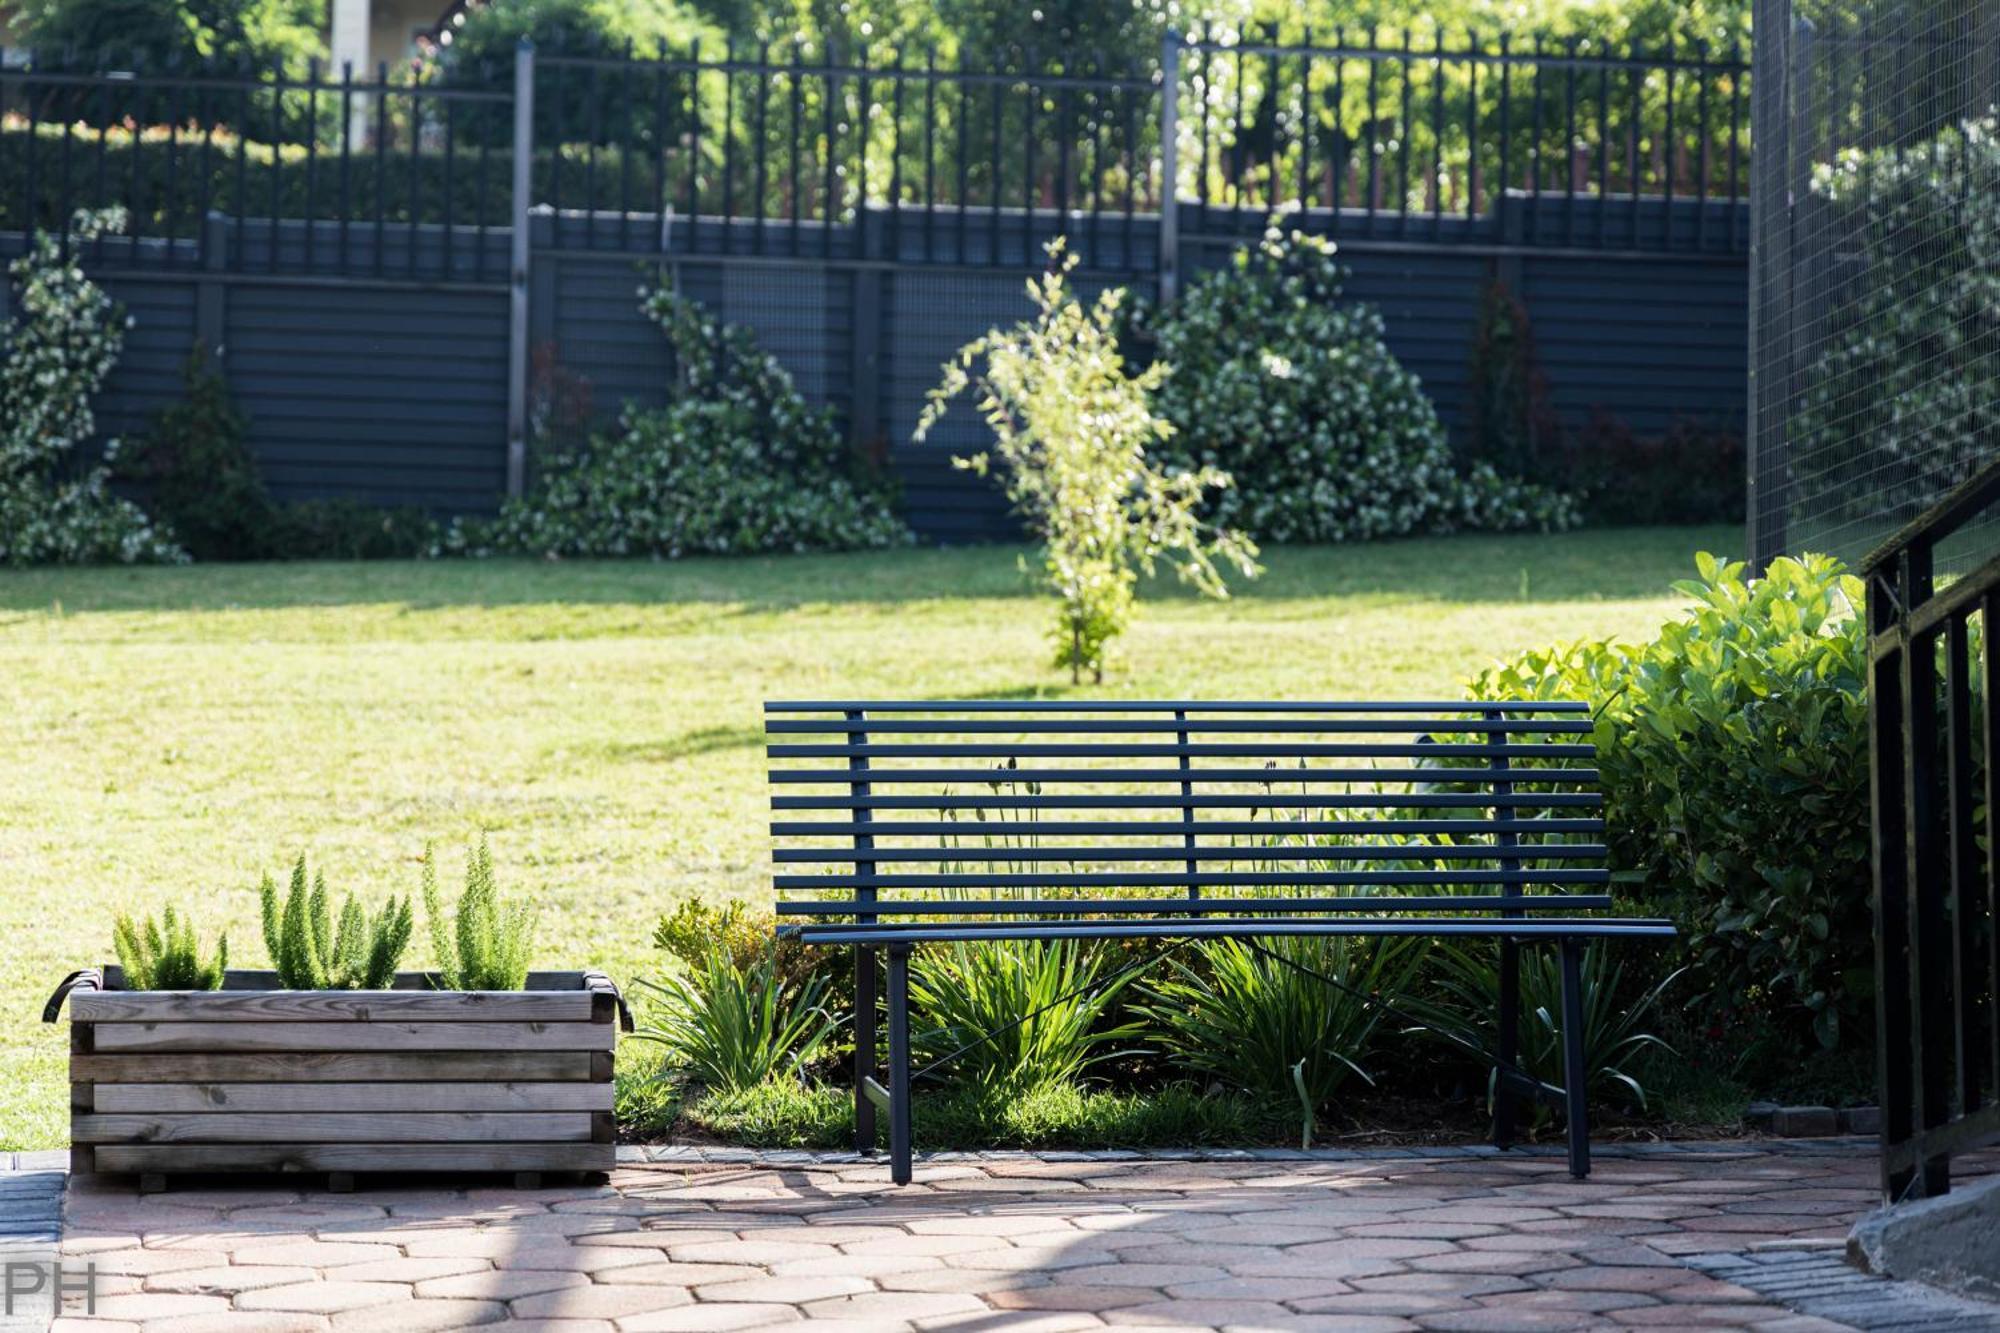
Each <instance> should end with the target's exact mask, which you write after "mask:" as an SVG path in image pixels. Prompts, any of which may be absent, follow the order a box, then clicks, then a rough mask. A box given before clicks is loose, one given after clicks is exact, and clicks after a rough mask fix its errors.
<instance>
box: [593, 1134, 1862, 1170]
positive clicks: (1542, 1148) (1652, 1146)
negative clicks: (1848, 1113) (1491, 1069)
mask: <svg viewBox="0 0 2000 1333" xmlns="http://www.w3.org/2000/svg"><path fill="white" fill-rule="evenodd" d="M1876 1148H1877V1142H1876V1140H1875V1139H1873V1138H1866V1137H1861V1136H1858V1135H1847V1136H1837V1137H1830V1138H1810V1139H1701V1140H1693V1139H1691V1140H1677V1141H1669V1142H1662V1143H1605V1144H1598V1145H1595V1146H1593V1147H1592V1148H1591V1150H1590V1151H1591V1156H1592V1157H1593V1158H1597V1159H1603V1160H1621V1159H1622V1160H1630V1159H1644V1158H1649V1157H1685V1156H1689V1155H1696V1156H1725V1157H1754V1156H1761V1155H1763V1154H1767V1153H1791V1154H1798V1155H1802V1156H1809V1155H1812V1154H1815V1153H1817V1154H1826V1155H1837V1156H1848V1155H1860V1154H1865V1153H1872V1152H1874V1151H1875V1150H1876ZM1501 1155H1502V1154H1501V1152H1500V1150H1499V1149H1498V1148H1495V1147H1493V1146H1491V1145H1490V1144H1483V1143H1475V1144H1460V1145H1444V1146H1439V1147H1425V1148H1313V1149H1309V1150H1304V1151H1301V1150H1300V1149H1297V1148H1152V1149H1132V1148H1112V1149H1102V1150H1093V1151H1074V1150H1067V1151H1066V1150H1049V1151H1039V1152H1036V1151H1026V1150H1006V1151H994V1152H935V1153H919V1154H918V1160H919V1161H924V1162H932V1163H937V1164H949V1163H978V1162H1046V1163H1069V1162H1408V1161H1425V1160H1457V1159H1464V1158H1480V1157H1499V1156H1501ZM1505 1155H1506V1156H1509V1157H1547V1158H1561V1157H1563V1156H1564V1149H1563V1147H1562V1145H1560V1144H1525V1145H1522V1146H1519V1147H1514V1148H1509V1149H1508V1150H1507V1152H1506V1154H1505ZM879 1160H880V1157H879V1155H878V1156H876V1157H868V1156H864V1155H862V1154H861V1153H857V1152H836V1151H830V1150H825V1149H811V1148H730V1147H723V1146H720V1145H706V1144H693V1143H675V1144H622V1145H620V1146H619V1149H618V1161H619V1164H620V1165H622V1166H636V1165H645V1164H652V1165H662V1166H675V1165H707V1164H716V1165H729V1166H791V1167H815V1166H854V1165H857V1164H863V1163H868V1162H873V1161H879Z"/></svg>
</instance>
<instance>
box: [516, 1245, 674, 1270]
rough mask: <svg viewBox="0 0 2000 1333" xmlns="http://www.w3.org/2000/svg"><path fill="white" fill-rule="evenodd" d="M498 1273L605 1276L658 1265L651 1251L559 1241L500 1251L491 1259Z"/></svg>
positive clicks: (657, 1257)
mask: <svg viewBox="0 0 2000 1333" xmlns="http://www.w3.org/2000/svg"><path fill="white" fill-rule="evenodd" d="M492 1259H493V1266H494V1267H495V1268H500V1269H510V1270H511V1269H518V1268H540V1269H549V1268H554V1269H560V1270H561V1271H563V1272H567V1273H607V1272H610V1271H612V1270H614V1269H619V1268H636V1267H637V1266H639V1265H640V1264H651V1263H658V1262H659V1255H658V1254H657V1253H655V1252H653V1251H651V1250H621V1249H613V1248H611V1247H608V1246H584V1245H569V1244H566V1243H565V1242H563V1241H562V1240H560V1239H554V1238H543V1239H541V1240H538V1241H536V1242H534V1243H532V1244H527V1245H517V1246H515V1247H514V1248H511V1249H503V1250H502V1251H501V1252H499V1253H496V1254H494V1255H493V1256H492Z"/></svg>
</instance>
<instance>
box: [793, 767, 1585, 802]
mask: <svg viewBox="0 0 2000 1333" xmlns="http://www.w3.org/2000/svg"><path fill="white" fill-rule="evenodd" d="M860 771H863V772H865V773H866V774H867V776H866V777H865V778H857V777H856V772H857V770H853V769H811V768H774V769H772V770H771V781H773V782H782V783H800V782H812V783H824V784H829V785H832V784H839V785H842V786H844V785H846V784H848V783H851V782H856V781H865V782H868V783H869V784H871V785H874V786H880V785H881V784H883V783H910V782H941V783H959V782H962V783H967V784H969V785H972V786H986V785H988V784H990V783H1001V782H1005V783H1019V782H1062V783H1074V782H1110V783H1147V782H1161V783H1167V782H1170V783H1173V784H1174V785H1175V786H1180V785H1181V784H1183V783H1188V782H1248V783H1256V784H1259V785H1264V784H1274V783H1283V784H1285V785H1286V786H1292V785H1294V784H1297V783H1302V782H1308V783H1309V782H1429V783H1452V784H1461V783H1468V782H1509V783H1514V784H1516V785H1517V786H1525V785H1529V784H1541V783H1546V784H1548V785H1551V786H1590V787H1594V786H1596V785H1597V780H1598V772H1597V770H1596V769H1594V768H869V769H866V770H860ZM1038 799H1039V798H1037V797H1035V796H1030V795H1026V794H1023V795H1021V796H1020V797H1018V798H1015V803H1016V804H1019V805H1021V806H1023V807H1033V806H1034V805H1035V803H1036V801H1037V800H1038ZM1246 804H1255V802H1246Z"/></svg>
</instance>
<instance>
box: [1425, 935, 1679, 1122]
mask: <svg viewBox="0 0 2000 1333" xmlns="http://www.w3.org/2000/svg"><path fill="white" fill-rule="evenodd" d="M1499 952H1500V951H1499V949H1498V948H1497V947H1496V946H1495V945H1494V944H1493V943H1492V942H1491V941H1479V942H1477V943H1458V942H1455V941H1445V942H1443V943H1441V944H1440V945H1439V946H1438V947H1437V949H1436V950H1435V953H1434V957H1435V959H1436V968H1437V971H1436V974H1435V979H1434V993H1433V994H1432V995H1429V996H1416V997H1412V998H1411V999H1410V1000H1408V1001H1407V1002H1406V1003H1405V1004H1404V1006H1403V1011H1404V1012H1405V1013H1407V1014H1409V1015H1410V1016H1411V1017H1413V1018H1415V1019H1417V1020H1418V1021H1419V1022H1420V1023H1421V1025H1422V1027H1421V1030H1422V1031H1425V1032H1427V1033H1428V1034H1430V1035H1431V1036H1433V1037H1435V1038H1436V1039H1437V1040H1438V1041H1440V1042H1442V1043H1443V1044H1444V1045H1446V1046H1449V1047H1452V1048H1454V1049H1456V1050H1460V1051H1463V1050H1466V1049H1468V1048H1471V1049H1475V1050H1480V1051H1485V1052H1488V1053H1490V1052H1492V1051H1494V1050H1496V1049H1497V1047H1498V1042H1499V1030H1498V1015H1499V1012H1500V962H1499ZM1684 971H1686V969H1685V968H1680V969H1676V970H1675V971H1673V972H1670V973H1668V974H1667V975H1666V976H1664V977H1662V978H1660V980H1659V981H1658V982H1657V983H1655V984H1654V985H1653V987H1652V988H1651V989H1649V990H1646V991H1642V992H1639V993H1638V994H1636V995H1634V994H1633V992H1632V991H1631V990H1630V989H1628V988H1627V987H1626V986H1625V985H1624V976H1625V969H1624V965H1623V964H1622V963H1618V962H1616V961H1614V960H1613V958H1612V956H1611V954H1610V953H1609V952H1608V951H1607V950H1606V949H1605V948H1604V947H1603V946H1602V945H1599V944H1592V945H1589V946H1587V947H1586V948H1585V949H1584V953H1583V962H1582V966H1581V968H1580V970H1579V980H1580V982H1581V985H1580V990H1581V993H1582V998H1583V1060H1584V1068H1585V1069H1586V1070H1587V1071H1589V1072H1588V1080H1589V1087H1590V1088H1591V1090H1592V1091H1593V1092H1603V1091H1611V1092H1613V1093H1614V1094H1615V1095H1617V1096H1618V1097H1619V1098H1620V1099H1621V1100H1625V1101H1629V1102H1632V1103H1634V1104H1636V1105H1638V1106H1640V1107H1644V1106H1645V1105H1646V1089H1645V1088H1644V1087H1643V1086H1641V1085H1640V1083H1639V1080H1638V1078H1637V1077H1636V1076H1635V1075H1634V1073H1633V1072H1632V1070H1633V1069H1634V1068H1635V1060H1636V1057H1637V1056H1639V1055H1640V1054H1641V1053H1643V1052H1645V1051H1647V1050H1657V1051H1662V1052H1664V1053H1666V1054H1668V1055H1672V1054H1673V1048H1672V1047H1670V1046H1668V1045H1667V1043H1666V1042H1664V1041H1663V1040H1661V1039H1660V1038H1659V1037H1657V1036H1655V1035H1653V1034H1652V1033H1651V1032H1648V1031H1646V1030H1645V1029H1644V1026H1643V1025H1644V1024H1645V1023H1646V1022H1647V1020H1648V1019H1649V1018H1650V1017H1652V1016H1653V1014H1654V1011H1655V1010H1656V1009H1657V1008H1658V1006H1659V1002H1660V997H1661V996H1662V995H1663V994H1665V993H1666V991H1667V989H1668V988H1669V987H1670V986H1672V985H1673V984H1674V983H1675V982H1676V981H1678V980H1679V979H1680V976H1681V973H1682V972H1684ZM1520 994H1521V1033H1520V1042H1521V1044H1520V1055H1519V1061H1520V1068H1521V1071H1522V1072H1523V1073H1525V1074H1527V1075H1528V1076H1529V1077H1530V1078H1534V1079H1539V1080H1541V1081H1542V1082H1544V1083H1547V1084H1550V1085H1551V1086H1554V1087H1561V1086H1562V1084H1563V1056H1562V1047H1563V1033H1562V965H1561V958H1560V955H1559V954H1558V953H1557V952H1556V950H1555V949H1553V948H1548V949H1523V950H1522V951H1521V993H1520ZM1628 997H1629V998H1628ZM1489 1095H1490V1088H1489ZM1534 1115H1535V1117H1536V1119H1537V1120H1540V1119H1543V1118H1545V1117H1546V1115H1547V1109H1546V1108H1545V1107H1542V1106H1539V1105H1537V1106H1536V1107H1535V1108H1534Z"/></svg>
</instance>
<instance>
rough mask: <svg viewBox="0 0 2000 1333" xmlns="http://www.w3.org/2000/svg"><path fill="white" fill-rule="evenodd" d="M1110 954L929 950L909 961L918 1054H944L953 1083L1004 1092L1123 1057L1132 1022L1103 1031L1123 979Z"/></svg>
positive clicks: (1039, 945) (1089, 948)
mask: <svg viewBox="0 0 2000 1333" xmlns="http://www.w3.org/2000/svg"><path fill="white" fill-rule="evenodd" d="M1117 961H1118V960H1117V955H1116V954H1115V953H1113V952H1112V951H1110V950H1107V949H1102V948H1097V947H1095V946H1093V945H1091V944H1089V943H1087V942H1083V941H1077V940H1020V941H1015V940H1006V941H978V942H972V943H963V944H953V945H950V946H947V947H943V948H938V949H926V950H923V951H922V952H919V953H916V954H914V955H912V957H911V959H910V1001H911V1004H912V1005H913V1007H914V1008H915V1010H916V1016H917V1019H918V1023H917V1027H918V1030H917V1031H916V1032H914V1033H913V1034H912V1045H913V1046H914V1047H915V1049H916V1054H917V1057H918V1059H919V1060H920V1061H922V1062H923V1063H926V1064H928V1063H929V1062H931V1061H933V1060H939V1059H942V1058H944V1057H946V1056H952V1057H953V1058H952V1059H951V1060H950V1062H949V1063H948V1064H946V1065H944V1066H942V1067H941V1069H940V1071H939V1072H940V1073H942V1074H943V1076H944V1077H945V1078H946V1079H947V1080H949V1081H951V1082H952V1083H956V1084H970V1085H973V1086H976V1087H980V1088H985V1089H989V1090H992V1091H995V1092H1003V1093H1026V1092H1028V1091H1029V1090H1031V1089H1034V1088H1038V1087H1043V1086H1048V1085H1054V1084H1064V1083H1073V1082H1075V1081H1077V1080H1078V1079H1080V1078H1082V1077H1083V1076H1084V1075H1085V1074H1086V1073H1087V1072H1088V1071H1089V1070H1090V1069H1091V1068H1092V1067H1093V1066H1095V1065H1098V1064H1102V1063H1103V1062H1104V1061H1106V1060H1112V1059H1116V1058H1117V1057H1118V1056H1119V1055H1121V1054H1130V1047H1131V1046H1132V1045H1133V1044H1134V1043H1136V1042H1137V1040H1138V1037H1139V1031H1140V1030H1139V1028H1138V1026H1137V1025H1136V1024H1124V1025H1120V1026H1115V1027H1114V1026H1109V1025H1107V1024H1106V1023H1105V1021H1104V1020H1105V1018H1106V1017H1107V1015H1109V1014H1110V1013H1111V1011H1112V1010H1113V1008H1114V1006H1115V1004H1116V1001H1117V999H1118V997H1119V994H1120V992H1122V991H1123V990H1124V988H1125V985H1126V984H1127V982H1128V981H1129V980H1130V977H1129V976H1112V975H1111V973H1112V971H1113V968H1114V966H1115V964H1116V963H1117Z"/></svg>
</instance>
